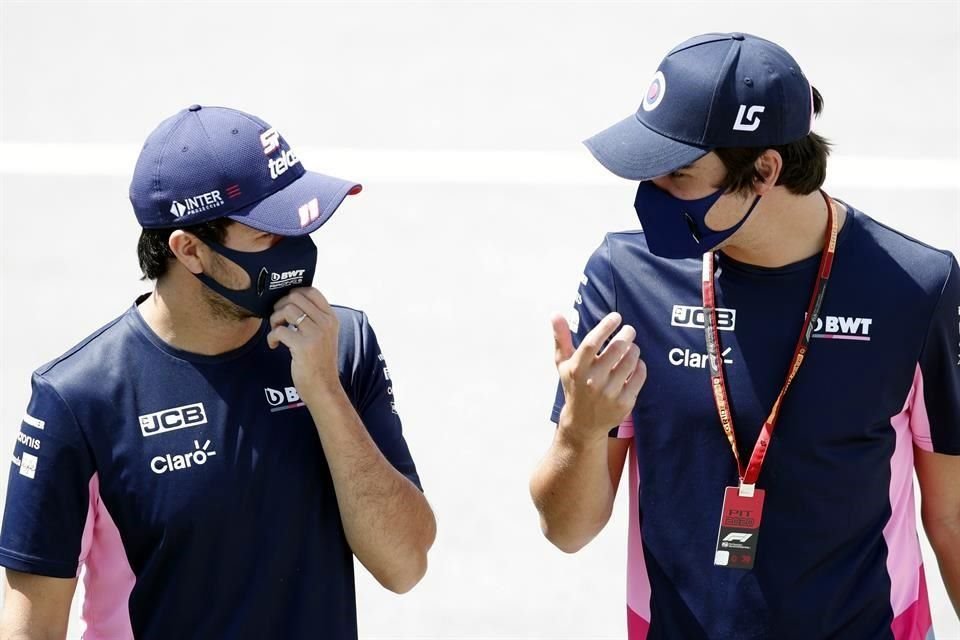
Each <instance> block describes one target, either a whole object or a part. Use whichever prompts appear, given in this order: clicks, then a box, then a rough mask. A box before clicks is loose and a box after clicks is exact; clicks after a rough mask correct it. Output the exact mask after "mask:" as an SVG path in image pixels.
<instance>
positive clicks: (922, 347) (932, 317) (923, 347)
mask: <svg viewBox="0 0 960 640" xmlns="http://www.w3.org/2000/svg"><path fill="white" fill-rule="evenodd" d="M918 242H919V241H918ZM921 244H922V243H921ZM931 248H932V247H931ZM936 251H937V253H939V254H940V255H942V256H944V257H945V258H948V259H947V277H946V278H944V279H943V286H941V287H940V294H939V295H938V296H937V301H936V302H935V303H934V304H933V308H932V309H931V311H930V319H929V320H928V321H927V330H926V332H925V333H924V334H923V344H921V345H920V353H918V354H917V362H920V358H922V357H923V352H924V351H926V350H927V340H928V339H929V338H930V329H931V327H933V322H934V320H936V318H937V309H939V308H940V303H941V302H942V301H943V294H944V292H945V291H946V290H947V285H948V284H949V283H950V276H952V275H953V264H954V263H955V262H956V258H954V257H953V254H950V253H949V252H947V255H944V253H943V252H942V251H940V250H936Z"/></svg>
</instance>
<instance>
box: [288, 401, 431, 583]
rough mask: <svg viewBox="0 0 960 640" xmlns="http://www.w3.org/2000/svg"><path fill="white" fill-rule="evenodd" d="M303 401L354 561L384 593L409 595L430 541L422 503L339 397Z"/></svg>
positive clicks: (425, 506)
mask: <svg viewBox="0 0 960 640" xmlns="http://www.w3.org/2000/svg"><path fill="white" fill-rule="evenodd" d="M305 400H306V404H307V407H308V408H309V409H310V413H311V415H312V416H313V419H314V422H315V424H316V427H317V432H318V433H319V434H320V442H321V444H322V445H323V451H324V454H325V455H326V458H327V464H328V465H329V467H330V473H331V476H332V477H333V484H334V488H335V490H336V494H337V504H338V506H339V507H340V518H341V520H342V522H343V528H344V532H345V533H346V537H347V541H348V542H349V543H350V547H351V549H352V550H353V553H354V555H356V556H357V559H359V560H360V562H361V563H363V566H365V567H366V568H367V569H368V570H369V571H370V573H371V574H373V576H374V577H375V578H376V579H377V581H378V582H380V584H382V585H383V586H384V587H386V588H388V589H390V590H391V591H395V592H398V593H402V592H405V591H409V590H410V589H412V588H413V587H414V585H416V583H417V582H419V581H420V579H421V578H422V577H423V575H424V573H425V572H426V568H427V551H428V550H429V549H430V546H431V545H432V544H433V540H434V537H435V536H436V522H435V520H434V517H433V511H432V510H431V509H430V505H429V504H428V503H427V499H426V498H425V497H424V495H423V493H422V492H421V491H420V490H419V489H418V488H417V487H416V486H414V484H413V483H412V482H410V480H408V479H407V478H406V477H404V476H403V474H401V473H400V472H399V471H397V470H396V469H395V468H394V467H393V465H391V464H390V462H389V461H388V460H387V459H386V458H385V457H384V456H383V454H382V453H381V452H380V449H378V448H377V445H376V444H375V443H374V441H373V439H372V438H371V437H370V434H369V433H368V432H367V429H366V428H365V427H364V425H363V422H362V421H361V420H360V417H359V416H358V415H357V412H356V411H355V410H354V408H353V405H352V404H351V403H350V400H349V399H348V398H347V396H346V394H345V393H343V392H342V391H333V392H318V393H315V394H314V395H313V397H309V398H305Z"/></svg>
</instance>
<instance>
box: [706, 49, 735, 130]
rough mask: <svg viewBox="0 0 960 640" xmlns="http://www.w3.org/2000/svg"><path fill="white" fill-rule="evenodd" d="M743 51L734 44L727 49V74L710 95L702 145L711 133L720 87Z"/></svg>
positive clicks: (723, 75) (719, 79)
mask: <svg viewBox="0 0 960 640" xmlns="http://www.w3.org/2000/svg"><path fill="white" fill-rule="evenodd" d="M730 42H731V43H735V42H743V41H742V40H733V39H732V38H731V40H730ZM741 49H742V46H738V45H734V44H731V46H730V48H729V49H727V55H726V56H725V57H724V60H723V63H724V66H723V68H722V69H723V71H726V73H723V72H721V73H720V75H719V76H718V77H717V81H716V84H715V85H714V86H713V93H712V94H711V95H710V108H709V109H708V110H707V118H706V120H705V121H704V123H703V133H702V134H701V135H700V140H701V144H703V142H702V141H703V140H705V139H706V137H707V131H709V129H710V120H711V118H712V117H713V107H714V106H715V105H716V103H717V95H718V94H719V92H720V86H721V85H722V84H723V81H724V80H726V77H727V76H728V75H729V70H730V67H731V65H732V64H733V62H734V60H739V59H740V51H741ZM734 74H736V69H734Z"/></svg>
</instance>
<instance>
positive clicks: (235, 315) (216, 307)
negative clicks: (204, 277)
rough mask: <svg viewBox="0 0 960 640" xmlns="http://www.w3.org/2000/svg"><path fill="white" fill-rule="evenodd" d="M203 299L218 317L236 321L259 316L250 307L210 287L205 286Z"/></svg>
mask: <svg viewBox="0 0 960 640" xmlns="http://www.w3.org/2000/svg"><path fill="white" fill-rule="evenodd" d="M203 299H204V302H205V303H206V305H207V307H208V308H209V309H210V311H211V313H212V314H213V316H214V317H216V318H221V319H223V320H229V321H234V322H236V321H239V320H248V319H250V318H257V317H259V316H257V315H256V314H254V313H253V312H251V311H250V310H249V309H244V308H243V307H241V306H240V305H238V304H236V303H235V302H231V301H230V300H227V299H226V298H224V297H223V296H222V295H220V294H219V293H217V292H216V291H214V290H213V289H211V288H210V287H204V291H203Z"/></svg>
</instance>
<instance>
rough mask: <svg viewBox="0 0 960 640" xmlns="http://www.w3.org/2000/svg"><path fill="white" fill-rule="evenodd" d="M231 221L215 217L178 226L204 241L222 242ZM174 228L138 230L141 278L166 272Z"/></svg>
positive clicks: (156, 276)
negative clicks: (198, 222)
mask: <svg viewBox="0 0 960 640" xmlns="http://www.w3.org/2000/svg"><path fill="white" fill-rule="evenodd" d="M232 222H233V221H232V220H230V219H229V218H217V219H215V220H209V221H207V222H201V223H200V224H195V225H191V226H188V227H180V228H181V229H183V230H184V231H186V232H188V233H192V234H193V235H195V236H197V237H198V238H200V239H201V240H203V241H204V242H210V241H213V242H223V239H224V238H225V237H226V235H227V227H228V226H230V224H231V223H232ZM174 231H176V229H174V228H167V229H143V230H141V231H140V240H139V241H138V242H137V259H138V260H139V261H140V270H141V271H143V277H142V278H141V280H158V279H159V278H160V277H161V276H163V274H165V273H166V272H167V269H168V268H169V267H170V261H171V260H173V259H174V258H175V256H174V255H173V252H172V251H170V234H172V233H173V232H174Z"/></svg>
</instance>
